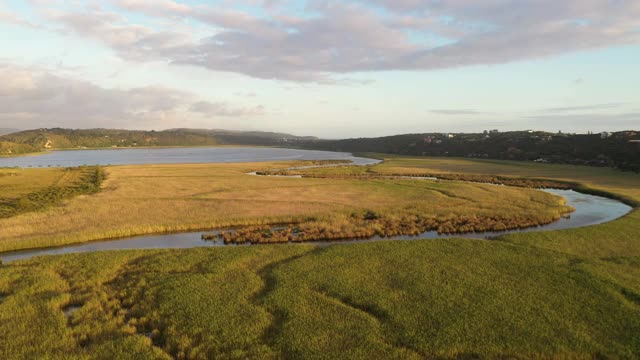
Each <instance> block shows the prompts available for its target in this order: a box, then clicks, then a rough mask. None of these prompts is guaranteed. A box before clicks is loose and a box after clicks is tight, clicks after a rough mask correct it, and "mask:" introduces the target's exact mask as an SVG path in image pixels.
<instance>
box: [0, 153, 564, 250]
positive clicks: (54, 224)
mask: <svg viewBox="0 0 640 360" xmlns="http://www.w3.org/2000/svg"><path fill="white" fill-rule="evenodd" d="M291 165H300V163H293V162H292V163H272V164H199V165H154V166H116V167H108V168H106V169H105V172H106V175H107V178H106V180H105V181H104V183H103V187H102V191H101V192H100V193H98V194H94V195H92V196H89V197H86V196H85V197H79V198H75V199H72V200H69V201H67V202H66V203H65V204H64V206H59V207H55V208H51V209H49V210H48V211H45V212H33V213H27V214H22V215H19V216H14V217H11V218H7V219H0V227H1V228H2V229H3V231H2V232H0V251H7V250H15V249H24V248H31V247H44V246H53V245H61V244H69V243H75V242H84V241H90V240H97V239H106V238H115V237H125V236H131V235H141V234H149V233H162V232H171V231H186V230H208V229H215V228H222V227H230V226H243V225H265V224H280V223H299V224H300V226H299V227H300V229H302V232H303V233H304V237H301V238H302V239H304V240H315V239H333V238H344V237H352V236H353V237H363V236H365V237H366V236H372V235H375V234H387V235H397V234H401V233H406V234H416V233H418V234H419V233H421V232H424V231H426V230H432V229H433V230H441V231H443V232H453V231H456V230H457V229H460V228H462V229H466V230H469V231H470V230H474V229H475V230H501V229H505V228H513V227H519V226H530V225H536V224H544V223H548V222H551V221H553V220H556V219H558V218H560V217H561V216H562V215H563V214H565V213H566V212H567V211H570V209H569V208H568V207H566V206H565V205H564V203H563V199H561V198H559V197H556V196H553V195H550V194H548V193H544V192H540V191H535V190H531V189H518V188H511V187H508V188H498V187H496V186H491V185H485V184H471V183H463V182H436V181H420V180H391V179H386V180H384V179H372V180H358V179H291V178H276V177H259V176H251V175H246V174H245V173H247V172H250V171H255V170H257V169H263V168H270V167H271V168H275V167H279V168H281V167H286V166H291ZM28 171H29V170H24V173H25V176H24V177H27V176H26V174H27V173H28ZM35 171H36V170H34V173H33V175H34V176H36V177H42V178H47V177H48V178H51V179H54V178H55V177H56V176H58V175H59V174H60V170H55V169H52V170H49V171H50V173H47V170H37V171H38V173H35ZM40 172H42V174H43V175H41V173H40ZM34 186H35V185H34ZM43 186H48V185H43ZM371 214H373V216H371Z"/></svg>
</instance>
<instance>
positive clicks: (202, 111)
mask: <svg viewBox="0 0 640 360" xmlns="http://www.w3.org/2000/svg"><path fill="white" fill-rule="evenodd" d="M263 113H264V108H263V107H262V106H255V107H251V108H245V107H236V106H233V105H232V104H228V103H225V102H214V103H212V102H208V101H205V100H202V99H200V98H198V97H197V96H196V95H194V94H192V93H189V92H185V91H181V90H175V89H170V88H165V87H158V86H147V87H139V88H132V89H108V88H103V87H100V86H97V85H94V84H92V83H89V82H86V81H80V80H75V79H71V78H64V77H60V76H58V75H55V74H52V73H49V72H46V71H42V70H39V69H29V68H23V67H18V66H15V65H11V64H0V125H1V126H2V127H19V128H34V127H53V126H65V127H83V128H86V127H127V128H157V127H161V126H172V125H174V124H175V123H177V122H180V123H185V122H186V123H189V122H192V123H193V122H198V123H206V122H207V120H209V121H210V120H213V119H216V118H219V117H250V116H258V115H262V114H263Z"/></svg>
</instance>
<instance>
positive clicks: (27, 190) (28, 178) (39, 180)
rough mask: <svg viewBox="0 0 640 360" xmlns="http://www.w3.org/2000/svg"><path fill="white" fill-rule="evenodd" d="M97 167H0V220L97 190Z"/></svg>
mask: <svg viewBox="0 0 640 360" xmlns="http://www.w3.org/2000/svg"><path fill="white" fill-rule="evenodd" d="M103 180H104V173H103V170H102V168H100V167H81V168H66V169H61V168H60V169H46V170H43V169H38V170H24V169H10V170H6V169H0V219H2V218H10V217H13V216H16V215H20V214H24V213H30V212H35V211H40V210H45V209H48V208H51V207H53V206H56V205H60V204H61V203H62V202H63V201H64V200H68V199H71V198H74V197H76V196H79V195H89V194H94V193H96V192H98V191H99V190H100V187H101V186H102V181H103Z"/></svg>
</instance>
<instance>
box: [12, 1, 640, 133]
mask: <svg viewBox="0 0 640 360" xmlns="http://www.w3.org/2000/svg"><path fill="white" fill-rule="evenodd" d="M0 42H1V44H2V45H1V49H2V53H1V54H0V128H19V129H30V128H41V127H65V128H98V127H99V128H126V129H156V130H160V129H167V128H178V127H179V128H186V127H188V128H207V129H214V128H221V129H231V130H265V131H279V132H287V133H293V134H297V135H313V136H318V137H324V138H345V137H363V136H382V135H392V134H400V133H418V132H446V131H451V132H476V131H482V130H484V129H494V128H496V129H500V130H503V131H506V130H521V129H537V130H547V131H558V130H562V131H565V132H587V131H604V130H613V131H615V130H626V129H631V128H638V124H640V97H638V90H640V89H639V87H638V84H640V70H639V69H638V64H640V2H639V1H625V0H616V1H611V0H579V1H578V0H574V1H564V2H558V1H552V0H522V1H516V2H514V1H509V0H491V1H475V0H439V1H428V0H425V1H416V0H393V1H392V0H372V1H359V0H350V1H331V0H306V1H305V0H238V1H228V0H219V1H206V2H205V1H195V0H188V1H187V0H183V1H172V0H103V1H94V0H91V1H61V0H27V1H16V0H4V1H0Z"/></svg>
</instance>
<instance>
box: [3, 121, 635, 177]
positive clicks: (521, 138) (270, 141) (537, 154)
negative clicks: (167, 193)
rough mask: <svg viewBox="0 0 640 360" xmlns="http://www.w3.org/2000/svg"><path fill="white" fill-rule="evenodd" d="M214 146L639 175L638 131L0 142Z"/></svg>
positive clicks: (116, 136)
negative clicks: (464, 159)
mask: <svg viewBox="0 0 640 360" xmlns="http://www.w3.org/2000/svg"><path fill="white" fill-rule="evenodd" d="M216 145H247V146H256V145H257V146H281V147H291V148H303V149H314V150H329V151H345V152H378V153H387V154H398V155H419V156H453V157H470V158H485V159H505V160H525V161H537V162H545V163H547V162H548V163H563V164H579V165H592V166H608V167H617V168H620V169H623V170H631V171H640V132H639V131H621V132H615V133H602V134H587V135H576V134H562V133H557V134H554V133H547V132H534V131H515V132H498V131H491V132H484V133H476V134H442V133H427V134H405V135H396V136H387V137H380V138H359V139H345V140H320V139H318V138H315V137H300V136H294V135H289V134H283V133H273V132H258V131H256V132H247V131H229V130H199V129H170V130H163V131H138V130H109V129H90V130H69V129H38V130H29V131H22V132H17V133H13V134H8V135H4V136H0V155H4V156H7V155H20V154H27V153H34V152H39V151H43V150H50V149H85V148H86V149H95V148H121V147H122V148H129V147H151V146H216Z"/></svg>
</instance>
